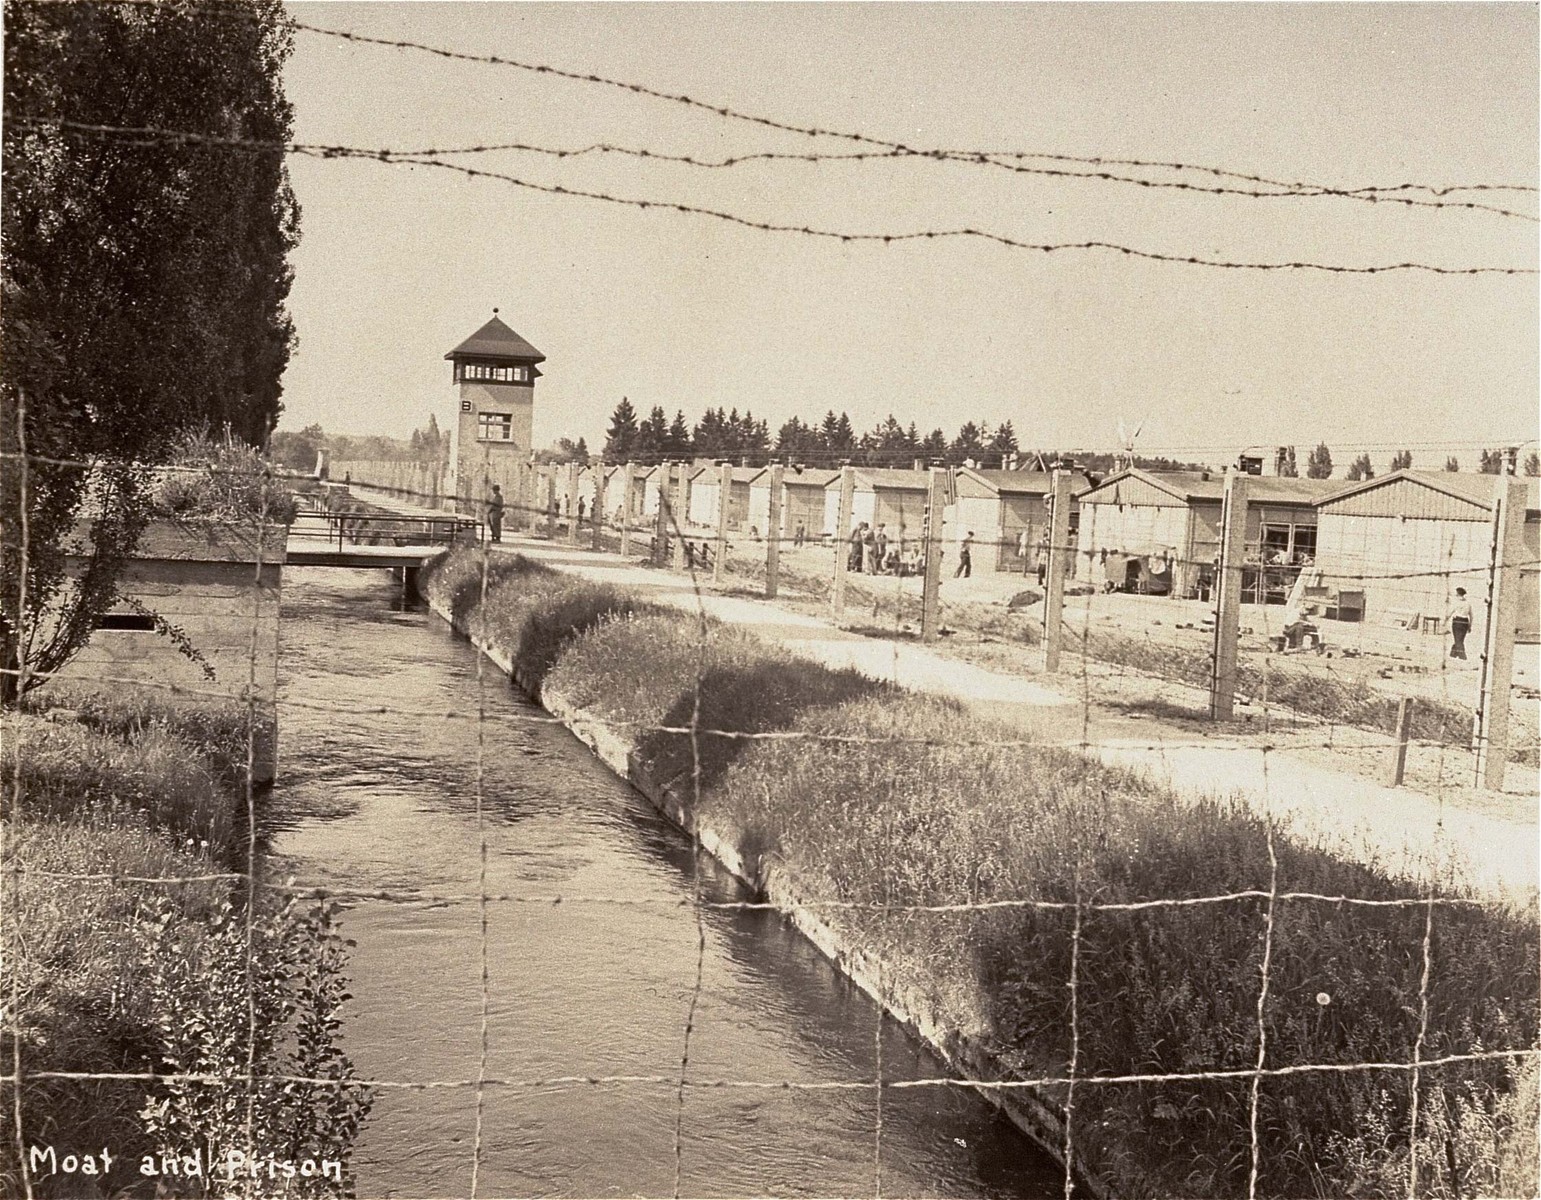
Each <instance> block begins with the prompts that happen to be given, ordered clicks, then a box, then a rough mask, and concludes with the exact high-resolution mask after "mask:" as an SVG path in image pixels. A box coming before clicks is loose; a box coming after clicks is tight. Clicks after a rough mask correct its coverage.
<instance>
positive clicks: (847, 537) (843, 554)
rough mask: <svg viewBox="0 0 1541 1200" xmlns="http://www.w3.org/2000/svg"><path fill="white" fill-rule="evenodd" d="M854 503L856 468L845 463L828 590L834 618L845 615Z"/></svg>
mask: <svg viewBox="0 0 1541 1200" xmlns="http://www.w3.org/2000/svg"><path fill="white" fill-rule="evenodd" d="M855 502H856V468H855V467H853V466H851V465H850V464H849V463H847V464H845V465H844V466H842V467H841V468H840V508H839V512H838V514H837V515H836V517H835V574H834V578H833V580H832V581H831V584H830V589H829V609H830V612H831V613H832V614H833V615H834V616H835V617H836V618H839V617H841V616H843V615H844V613H845V575H846V563H847V559H848V557H849V555H850V553H851V508H852V506H853V505H854V504H855Z"/></svg>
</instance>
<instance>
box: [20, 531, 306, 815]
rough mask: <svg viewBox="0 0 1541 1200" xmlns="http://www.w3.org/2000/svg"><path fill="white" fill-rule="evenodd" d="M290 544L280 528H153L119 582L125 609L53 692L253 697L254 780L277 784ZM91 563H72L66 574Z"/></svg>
mask: <svg viewBox="0 0 1541 1200" xmlns="http://www.w3.org/2000/svg"><path fill="white" fill-rule="evenodd" d="M286 537H287V531H286V530H285V528H284V527H283V526H282V525H274V524H259V523H257V522H256V521H251V522H246V523H240V522H215V521H194V520H188V521H157V522H154V523H152V524H151V525H150V526H148V527H147V528H146V530H145V532H144V534H143V535H142V536H141V537H140V539H139V545H138V548H137V549H136V551H135V553H134V557H133V558H132V559H131V560H130V561H129V562H128V564H127V565H126V566H125V567H124V569H123V573H122V575H121V576H120V578H119V584H118V587H119V591H120V593H121V594H122V596H123V601H122V602H121V603H119V604H118V605H117V606H115V607H114V608H113V609H112V610H111V611H110V612H107V613H104V614H103V615H102V616H101V617H100V618H99V619H98V621H97V626H96V629H95V630H94V631H93V632H92V634H91V640H90V641H89V642H87V643H86V645H85V647H84V648H83V649H82V650H81V651H80V652H79V653H78V654H76V655H75V657H74V658H72V659H71V660H70V661H69V663H68V664H66V665H65V667H64V668H63V669H62V670H61V671H60V672H58V674H56V675H55V677H54V680H53V681H52V683H57V684H59V685H60V686H63V687H66V688H68V689H70V690H72V691H91V692H100V693H108V692H119V691H122V690H123V689H125V688H133V687H151V688H155V689H156V691H157V693H158V694H159V695H161V696H162V698H164V699H166V700H168V701H170V702H172V703H176V704H185V705H188V706H189V707H196V706H198V705H206V704H208V703H209V701H210V700H211V699H216V700H231V701H245V700H246V699H247V697H248V695H250V696H251V697H252V698H253V699H254V700H255V709H254V715H255V718H256V729H257V732H258V735H259V736H258V737H257V741H256V746H255V756H254V761H253V764H252V778H253V780H254V782H256V783H259V784H263V783H270V782H271V781H272V779H273V776H274V773H275V770H276V768H277V754H278V744H277V742H278V739H277V718H276V712H275V705H276V700H277V694H278V616H279V600H280V593H281V581H282V574H283V567H284V558H285V554H284V548H285V540H286ZM85 561H86V560H85V557H84V556H83V555H80V556H73V555H72V556H70V557H69V558H67V559H66V569H67V570H70V571H72V572H79V571H81V570H83V569H84V565H85ZM187 649H191V650H192V651H193V652H195V653H194V654H192V655H190V654H189V653H187V652H186V651H187ZM52 683H51V684H50V685H49V686H52Z"/></svg>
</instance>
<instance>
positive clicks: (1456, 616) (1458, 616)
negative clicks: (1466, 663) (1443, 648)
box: [1449, 587, 1471, 658]
mask: <svg viewBox="0 0 1541 1200" xmlns="http://www.w3.org/2000/svg"><path fill="white" fill-rule="evenodd" d="M1449 625H1450V657H1451V658H1465V657H1466V635H1467V634H1468V633H1470V632H1471V601H1469V600H1467V599H1466V589H1465V588H1459V587H1458V588H1456V589H1455V602H1454V603H1452V604H1451V605H1450V617H1449Z"/></svg>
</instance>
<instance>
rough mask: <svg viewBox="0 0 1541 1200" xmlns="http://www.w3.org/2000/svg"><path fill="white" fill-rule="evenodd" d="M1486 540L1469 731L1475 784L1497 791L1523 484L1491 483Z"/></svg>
mask: <svg viewBox="0 0 1541 1200" xmlns="http://www.w3.org/2000/svg"><path fill="white" fill-rule="evenodd" d="M1494 483H1495V487H1494V495H1493V523H1492V526H1491V530H1492V533H1491V538H1490V541H1489V546H1490V551H1489V553H1490V558H1489V560H1488V587H1487V628H1486V629H1484V630H1483V633H1482V662H1481V675H1480V688H1481V690H1480V691H1479V692H1478V693H1477V695H1478V699H1477V718H1476V721H1475V723H1474V728H1473V731H1472V748H1473V749H1474V750H1475V751H1476V752H1477V754H1476V784H1477V786H1478V787H1480V788H1489V789H1491V790H1493V791H1501V790H1502V789H1503V786H1504V770H1505V768H1506V767H1507V766H1508V762H1509V689H1510V687H1511V685H1512V684H1513V682H1514V641H1515V630H1516V627H1517V626H1518V624H1519V599H1520V596H1519V592H1520V566H1519V564H1520V562H1521V561H1522V560H1523V559H1524V558H1525V557H1526V554H1525V490H1526V489H1525V481H1524V480H1523V479H1519V478H1516V477H1515V476H1513V475H1501V476H1499V477H1498V478H1497V479H1496V480H1495V481H1494Z"/></svg>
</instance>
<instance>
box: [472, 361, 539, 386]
mask: <svg viewBox="0 0 1541 1200" xmlns="http://www.w3.org/2000/svg"><path fill="white" fill-rule="evenodd" d="M455 378H456V379H457V380H468V381H471V382H478V383H529V382H530V368H529V367H527V366H523V365H519V366H493V365H491V364H490V363H461V362H457V363H456V364H455Z"/></svg>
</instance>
